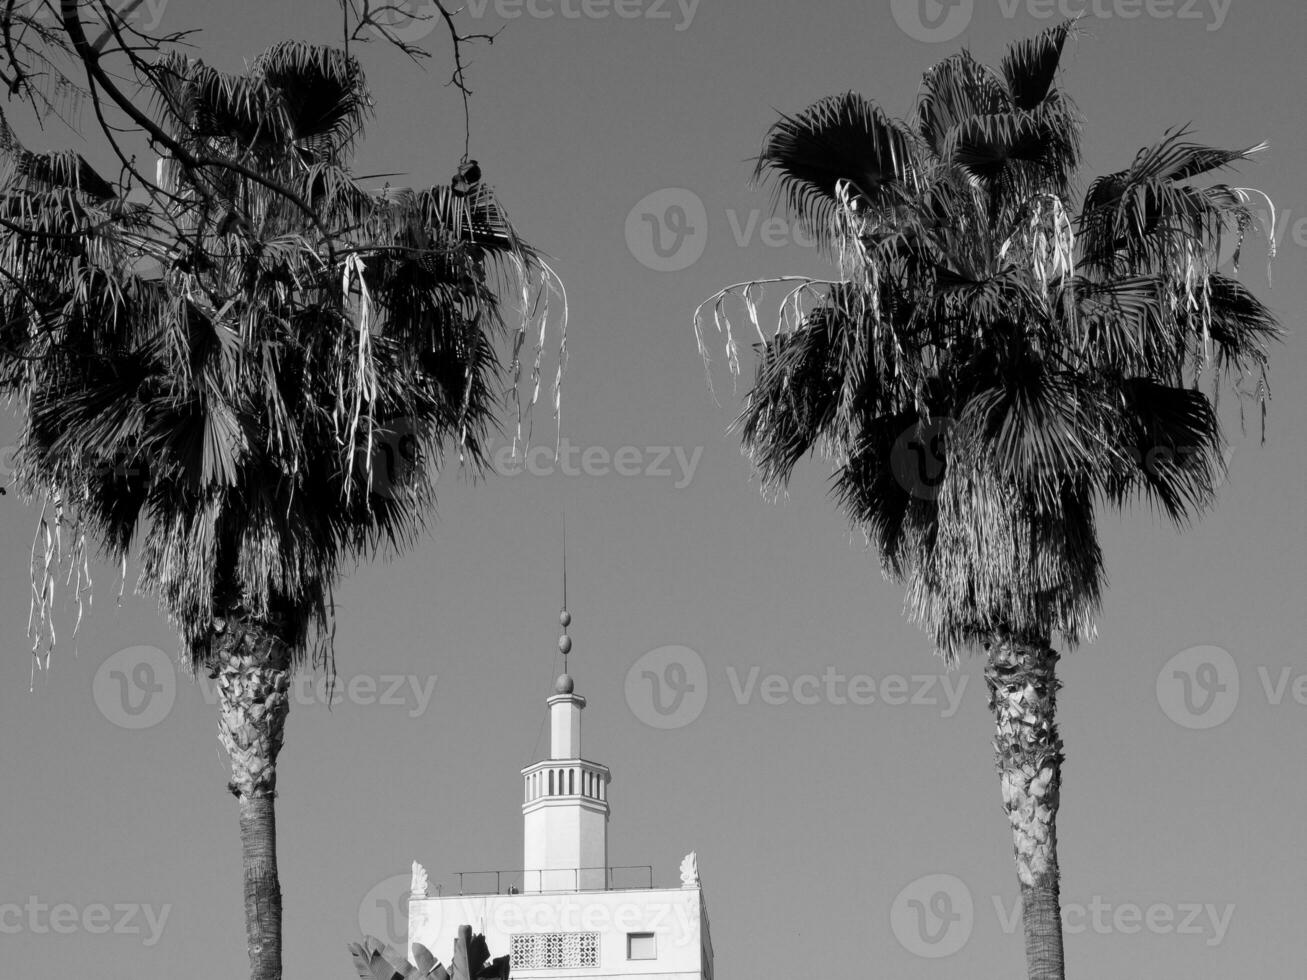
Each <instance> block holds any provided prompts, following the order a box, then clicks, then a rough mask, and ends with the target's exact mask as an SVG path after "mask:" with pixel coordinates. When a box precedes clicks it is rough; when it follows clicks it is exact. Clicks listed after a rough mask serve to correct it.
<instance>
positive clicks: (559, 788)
mask: <svg viewBox="0 0 1307 980" xmlns="http://www.w3.org/2000/svg"><path fill="white" fill-rule="evenodd" d="M559 618H560V621H561V622H562V624H563V629H564V631H566V629H567V625H568V623H570V622H571V617H570V616H569V615H568V613H567V611H566V610H564V611H563V613H562V615H561V616H560V617H559ZM558 645H559V649H561V650H562V651H563V657H564V673H563V674H562V675H561V676H560V677H559V678H558V680H557V681H556V682H555V683H554V694H553V696H552V697H550V698H549V701H548V704H549V758H548V759H545V760H542V761H540V762H537V763H535V764H534V765H530V766H527V767H526V768H525V769H523V770H522V782H523V796H522V799H523V802H522V868H523V875H522V887H523V890H524V891H527V892H552V891H591V890H597V889H603V888H607V887H608V813H609V811H608V784H609V783H610V782H612V774H611V773H610V772H609V771H608V767H607V766H602V765H600V764H599V763H597V762H589V761H587V760H586V759H583V758H582V757H581V712H582V710H583V709H584V708H585V698H583V697H581V695H579V694H576V693H574V691H573V687H574V685H573V682H572V678H571V677H570V676H569V675H568V674H567V673H566V657H567V654H568V652H569V651H570V650H571V646H572V640H571V637H569V636H568V635H567V633H566V632H564V633H563V636H562V637H561V639H560V640H559V641H558Z"/></svg>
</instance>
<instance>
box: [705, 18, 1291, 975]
mask: <svg viewBox="0 0 1307 980" xmlns="http://www.w3.org/2000/svg"><path fill="white" fill-rule="evenodd" d="M1071 28H1072V25H1071V24H1069V23H1067V24H1062V25H1060V26H1057V27H1054V28H1052V29H1050V30H1047V31H1045V32H1043V33H1041V34H1040V35H1039V36H1037V37H1035V38H1033V39H1030V40H1025V41H1022V42H1019V43H1017V44H1015V45H1013V46H1012V47H1011V48H1010V49H1009V50H1008V52H1007V53H1006V56H1005V57H1004V58H1003V60H1002V63H1001V65H1000V66H999V67H998V69H997V70H994V69H991V68H988V67H985V66H982V65H980V64H978V63H977V62H976V61H975V60H974V59H973V58H972V57H971V56H970V55H969V54H967V53H966V52H962V53H960V54H957V55H954V56H952V57H950V58H948V59H946V60H945V61H943V62H941V63H940V64H938V65H936V66H935V67H933V68H931V69H930V70H929V71H928V72H927V73H926V75H925V78H924V80H923V82H922V87H921V94H920V97H919V100H918V102H917V105H916V108H915V112H914V113H913V115H912V118H911V119H909V120H906V121H902V120H896V119H892V118H890V117H889V116H887V115H886V114H885V113H884V112H883V111H882V110H881V109H880V108H879V107H878V106H877V105H875V104H874V103H872V102H870V101H868V100H866V99H864V98H862V97H860V96H858V95H854V94H846V95H841V96H836V97H832V98H826V99H823V100H821V101H819V102H817V103H816V104H814V105H812V106H811V107H809V108H808V109H806V110H804V111H803V112H801V113H799V114H798V115H795V116H784V117H782V118H781V119H780V120H779V121H778V122H777V123H775V124H774V125H773V126H772V128H771V129H770V131H769V132H768V134H767V137H766V139H765V141H764V144H763V149H762V153H761V155H760V158H759V161H758V167H757V176H760V177H764V178H771V179H772V180H773V181H774V185H775V189H776V198H777V201H778V202H779V204H781V205H783V206H784V208H785V209H786V210H787V211H788V212H789V213H790V215H792V216H793V217H794V218H795V219H797V221H798V222H800V224H801V226H802V227H804V228H806V229H807V230H808V231H809V232H810V233H811V234H813V235H814V236H815V237H817V239H818V241H819V243H820V244H821V245H822V246H823V247H824V248H825V249H826V250H827V254H829V255H830V256H831V257H832V259H833V260H834V261H835V262H836V263H837V268H838V270H839V275H838V276H837V277H836V278H834V279H832V280H830V281H826V282H820V281H815V280H810V279H803V278H800V277H780V278H778V279H772V280H758V281H755V282H752V283H744V284H739V285H737V286H734V287H730V288H728V289H727V290H723V291H722V292H721V293H718V294H717V295H716V296H715V297H714V298H713V299H711V300H709V302H708V303H705V304H704V305H703V306H701V307H700V309H699V310H698V311H697V312H696V314H695V327H696V334H697V336H698V338H699V344H700V349H701V352H703V353H704V354H705V358H706V357H707V349H706V346H705V344H706V342H705V339H704V332H705V328H706V326H707V323H708V317H709V306H710V304H711V314H712V317H713V321H714V322H715V324H716V326H717V327H718V329H719V330H721V331H723V332H724V334H725V343H726V348H727V357H728V360H729V362H730V363H731V366H732V369H733V371H737V370H738V364H739V360H738V353H737V346H736V341H735V338H734V334H733V332H732V325H731V323H730V319H729V316H730V310H731V307H730V305H728V302H727V301H728V300H731V299H732V298H735V299H743V300H744V303H745V306H746V308H747V311H748V316H749V319H750V320H751V322H752V325H753V327H754V328H755V329H756V330H757V331H758V332H759V334H760V336H761V342H760V343H759V344H758V347H757V350H758V360H757V368H756V376H755V379H754V384H753V387H752V389H751V390H750V391H749V392H748V395H747V398H746V400H745V403H744V408H743V411H742V413H741V414H740V416H739V418H738V420H737V423H736V424H737V426H738V429H739V431H740V433H741V437H742V442H743V446H744V448H745V450H746V451H747V452H748V453H749V454H750V455H751V457H752V459H753V461H754V464H755V466H756V468H757V470H758V472H759V474H760V477H761V480H762V482H763V485H764V487H765V488H768V489H770V490H773V491H774V490H776V489H779V488H781V487H784V486H785V485H786V484H787V482H788V480H789V478H790V476H791V473H792V472H793V470H794V468H795V466H796V465H797V464H798V463H799V461H800V460H801V459H802V458H803V457H805V456H806V455H808V454H809V453H811V452H814V451H820V452H822V453H823V454H825V455H826V456H828V457H829V458H830V459H831V460H833V463H834V466H835V476H834V493H835V496H836V497H837V499H838V501H839V503H840V504H841V505H842V507H843V509H844V511H845V512H846V513H847V515H848V517H849V519H850V521H851V522H852V523H853V525H854V526H856V527H857V528H859V529H861V530H862V531H863V532H864V533H865V534H866V536H867V537H868V539H869V541H871V542H873V543H874V544H875V546H876V548H877V549H878V551H879V554H880V557H881V559H882V562H883V565H884V569H885V572H886V573H887V575H888V576H889V577H890V578H892V579H894V580H896V581H899V582H902V583H904V584H905V585H906V609H907V613H908V615H909V617H910V618H911V619H912V621H914V622H915V623H917V624H919V625H920V626H922V627H923V628H924V629H925V630H926V631H927V632H928V633H929V634H930V636H931V637H932V639H933V641H934V643H935V645H936V647H937V649H938V650H939V651H940V652H941V653H942V654H943V655H944V656H945V657H946V658H947V660H948V661H949V663H950V664H952V663H954V662H955V661H956V659H957V657H958V656H959V655H960V654H961V653H962V652H963V651H965V650H968V649H977V648H978V649H980V650H983V651H984V652H985V653H986V657H987V659H986V665H985V677H986V682H987V686H988V690H989V696H990V706H991V708H992V709H993V712H994V715H995V720H996V739H995V750H996V753H997V760H998V769H999V776H1000V785H1001V788H1002V798H1003V807H1004V810H1005V811H1006V813H1007V816H1008V820H1009V822H1010V824H1011V830H1012V835H1013V840H1014V844H1015V856H1016V864H1017V875H1018V879H1019V881H1020V888H1021V897H1022V906H1023V922H1024V927H1025V941H1026V958H1027V964H1028V971H1029V976H1030V977H1032V978H1060V977H1062V976H1063V956H1062V930H1061V919H1060V910H1059V872H1058V856H1057V811H1058V803H1059V799H1060V787H1061V771H1062V742H1061V739H1060V738H1059V736H1058V731H1057V725H1056V717H1055V708H1056V692H1057V689H1058V682H1057V679H1056V675H1055V669H1054V668H1055V665H1056V663H1057V659H1058V654H1057V652H1056V650H1055V649H1054V646H1053V640H1054V638H1055V636H1056V637H1060V639H1061V641H1062V642H1063V643H1064V644H1065V645H1067V646H1073V645H1075V644H1077V643H1078V642H1080V641H1083V640H1088V639H1090V638H1092V636H1093V633H1094V618H1095V614H1096V612H1097V609H1098V606H1099V596H1100V593H1101V590H1102V587H1103V558H1102V553H1101V551H1100V550H1099V545H1098V539H1097V532H1096V523H1095V516H1096V512H1097V508H1098V506H1099V504H1100V503H1106V504H1110V505H1113V506H1118V507H1119V506H1122V505H1124V504H1125V503H1126V502H1128V501H1130V500H1131V499H1134V498H1137V497H1140V496H1142V497H1144V498H1145V499H1147V500H1150V501H1151V502H1152V503H1154V504H1155V505H1157V506H1158V507H1159V509H1160V510H1162V511H1163V512H1165V513H1166V514H1167V515H1168V516H1169V517H1170V518H1171V519H1172V520H1174V521H1175V522H1177V523H1179V524H1184V523H1185V522H1187V521H1188V520H1190V519H1191V518H1192V517H1193V516H1195V515H1196V514H1198V513H1199V512H1201V511H1202V510H1203V509H1204V508H1205V507H1207V506H1208V505H1209V504H1210V503H1212V501H1213V498H1214V496H1215V492H1216V489H1217V486H1218V485H1219V482H1220V478H1221V475H1222V468H1223V465H1224V460H1223V457H1222V454H1221V447H1222V434H1221V427H1220V424H1219V422H1218V417H1217V412H1216V409H1215V406H1214V402H1213V397H1214V394H1215V390H1216V387H1215V386H1216V385H1217V384H1218V383H1219V382H1220V381H1222V380H1223V379H1228V378H1230V377H1235V378H1239V379H1242V378H1243V377H1244V376H1245V373H1246V372H1247V371H1248V370H1252V372H1253V375H1254V377H1255V378H1256V393H1257V396H1258V398H1259V400H1261V401H1262V402H1263V410H1264V400H1265V396H1266V388H1265V368H1266V364H1267V354H1266V346H1267V343H1268V341H1269V340H1271V339H1272V338H1273V337H1275V336H1276V334H1277V333H1278V326H1277V324H1276V322H1275V320H1274V318H1273V316H1272V315H1271V313H1270V312H1269V311H1268V310H1267V309H1266V307H1264V306H1263V305H1262V304H1261V302H1259V301H1258V300H1257V299H1256V298H1255V297H1254V296H1253V295H1252V294H1251V293H1250V292H1249V291H1248V290H1247V289H1245V288H1244V287H1243V286H1242V285H1241V284H1240V283H1239V282H1238V280H1237V279H1235V278H1233V277H1231V276H1228V275H1226V274H1224V273H1222V272H1221V271H1220V270H1219V269H1218V267H1217V266H1218V252H1219V246H1220V244H1221V238H1222V235H1233V236H1237V237H1238V239H1239V240H1240V241H1242V238H1243V233H1244V230H1245V229H1246V228H1247V226H1248V225H1249V223H1250V222H1251V221H1252V219H1253V211H1252V208H1251V206H1250V200H1251V198H1250V192H1248V191H1245V190H1242V189H1239V188H1236V187H1230V186H1225V185H1221V184H1216V185H1208V186H1202V185H1201V184H1200V183H1196V182H1195V178H1199V177H1201V176H1203V175H1205V174H1208V173H1210V172H1212V171H1215V170H1218V169H1220V168H1223V167H1226V166H1228V165H1230V164H1232V163H1234V162H1236V161H1240V160H1244V159H1246V158H1247V157H1248V156H1249V155H1250V154H1252V153H1253V152H1255V151H1256V150H1258V149H1260V148H1261V147H1253V148H1250V149H1248V150H1236V151H1231V150H1220V149H1213V148H1209V147H1205V146H1200V145H1196V144H1194V143H1192V142H1189V141H1188V140H1187V139H1186V136H1185V133H1183V132H1181V131H1176V132H1170V133H1167V134H1166V135H1165V136H1164V137H1163V138H1162V139H1161V140H1160V141H1158V142H1157V143H1156V144H1155V145H1153V146H1150V147H1148V148H1145V149H1143V150H1141V151H1139V153H1138V154H1137V156H1136V157H1135V159H1134V160H1133V162H1132V163H1131V164H1130V165H1129V166H1128V167H1126V168H1125V169H1123V170H1121V171H1119V172H1117V173H1113V174H1110V175H1108V176H1105V177H1101V178H1099V179H1097V180H1095V181H1093V182H1092V183H1091V184H1090V185H1089V187H1088V190H1087V191H1086V192H1085V193H1084V196H1083V198H1082V199H1081V200H1080V202H1079V207H1078V209H1076V208H1075V205H1074V203H1073V189H1072V182H1073V179H1074V178H1075V176H1076V172H1077V166H1078V162H1079V145H1080V128H1081V126H1080V120H1079V116H1078V113H1077V111H1076V109H1075V107H1074V106H1073V105H1072V103H1071V101H1070V100H1069V99H1068V98H1067V97H1066V96H1065V95H1064V94H1063V93H1062V92H1061V90H1060V89H1059V88H1058V85H1057V81H1058V67H1059V62H1060V59H1061V55H1062V51H1063V46H1064V44H1065V42H1066V40H1067V38H1068V36H1069V34H1070V32H1071ZM768 283H773V284H774V283H786V284H787V290H786V293H785V296H784V299H783V301H782V303H781V307H780V316H779V323H778V324H777V327H776V330H775V332H774V333H772V334H770V335H768V334H767V333H765V332H764V331H763V327H762V325H761V323H760V321H759V314H758V302H759V300H760V298H761V296H762V292H763V291H764V290H765V287H766V285H767V284H768ZM1204 376H1210V380H1211V382H1212V394H1211V395H1209V394H1208V393H1207V392H1205V391H1204V390H1201V389H1200V387H1199V382H1200V378H1202V377H1204Z"/></svg>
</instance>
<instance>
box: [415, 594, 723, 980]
mask: <svg viewBox="0 0 1307 980" xmlns="http://www.w3.org/2000/svg"><path fill="white" fill-rule="evenodd" d="M563 607H564V608H563V611H562V613H560V614H559V622H561V623H562V624H563V635H562V637H561V638H560V639H559V641H558V648H559V650H561V651H562V654H563V673H562V675H561V676H560V677H559V678H558V680H557V681H556V682H555V683H554V693H553V695H551V696H550V698H549V699H548V705H549V757H548V758H547V759H544V760H542V761H540V762H537V763H535V764H534V765H530V766H527V767H526V768H525V769H523V770H522V781H523V802H522V856H523V862H522V864H523V869H524V870H517V871H488V872H469V873H465V874H459V875H457V881H458V894H457V895H445V894H443V893H441V892H440V891H439V890H437V893H436V894H435V895H431V894H429V890H428V889H429V885H428V881H427V874H426V871H425V870H424V869H423V868H422V867H421V865H419V864H417V863H416V862H414V865H413V878H412V889H411V893H410V897H409V910H408V937H407V945H408V953H409V958H410V959H411V960H414V962H416V960H415V959H414V955H413V950H412V946H413V944H415V943H421V944H422V945H423V946H425V947H426V948H427V949H428V950H430V951H431V952H433V953H434V954H435V955H436V956H438V957H440V958H441V959H444V958H446V957H447V956H448V955H449V951H450V950H452V949H453V943H454V936H455V935H456V933H457V929H458V926H459V925H460V924H461V923H467V924H469V925H471V926H472V928H473V930H474V931H477V932H484V933H485V936H486V940H487V942H489V944H490V949H491V952H492V953H493V954H494V955H496V956H497V955H500V954H502V953H504V952H508V953H509V954H510V955H511V957H512V962H511V967H512V975H513V977H514V980H574V978H576V977H603V978H611V980H713V950H712V939H711V938H710V936H709V931H708V908H707V905H706V904H705V903H704V899H703V888H702V885H701V884H700V882H699V865H698V858H697V856H696V855H695V854H694V853H693V852H692V853H690V854H689V855H687V856H686V858H685V860H684V861H683V862H682V863H681V877H680V883H679V886H671V887H667V886H662V887H656V886H655V885H654V881H653V869H652V868H651V867H645V868H619V869H610V868H609V867H608V784H609V783H610V782H611V781H612V775H611V773H609V771H608V767H607V766H602V765H600V764H599V763H597V762H589V761H587V760H585V759H583V758H582V757H581V712H582V711H583V710H584V709H585V698H583V697H581V695H579V694H577V693H575V690H574V684H573V681H572V678H571V676H570V675H569V674H568V673H567V655H568V654H569V653H570V652H571V650H572V640H571V638H570V637H569V636H568V635H567V627H568V626H569V625H571V622H572V617H571V616H570V615H569V614H568V612H567V608H566V607H567V573H566V570H564V573H563ZM639 871H644V872H646V874H647V878H646V879H645V880H644V881H643V882H640V881H638V880H637V881H634V882H632V881H627V882H625V883H620V882H618V881H616V880H614V879H615V878H619V877H620V878H626V877H628V876H629V873H630V872H639ZM613 872H621V874H614V873H613ZM479 886H485V887H479ZM487 889H488V890H487Z"/></svg>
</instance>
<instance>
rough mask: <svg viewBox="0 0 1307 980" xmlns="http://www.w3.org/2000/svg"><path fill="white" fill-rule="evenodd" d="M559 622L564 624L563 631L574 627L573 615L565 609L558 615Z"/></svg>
mask: <svg viewBox="0 0 1307 980" xmlns="http://www.w3.org/2000/svg"><path fill="white" fill-rule="evenodd" d="M558 621H559V622H560V623H562V624H563V629H567V628H568V627H569V626H571V625H572V614H571V613H570V612H568V611H567V610H566V609H564V610H563V611H562V612H560V613H559V614H558Z"/></svg>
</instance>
